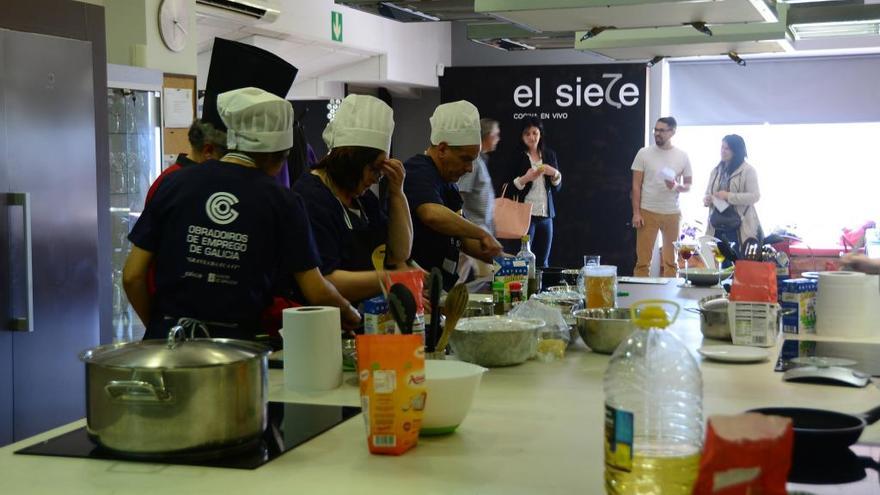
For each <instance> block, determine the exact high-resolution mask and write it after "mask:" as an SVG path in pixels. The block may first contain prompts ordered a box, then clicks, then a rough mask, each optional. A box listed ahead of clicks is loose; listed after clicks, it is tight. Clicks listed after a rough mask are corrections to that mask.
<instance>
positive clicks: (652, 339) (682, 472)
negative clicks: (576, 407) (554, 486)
mask: <svg viewBox="0 0 880 495" xmlns="http://www.w3.org/2000/svg"><path fill="white" fill-rule="evenodd" d="M664 307H666V308H673V309H674V314H673V315H672V317H671V318H670V316H669V314H667V312H666V310H665V309H664ZM679 309H680V308H679V307H678V305H677V304H675V303H674V302H671V301H655V300H652V301H640V302H638V303H636V304H634V305H633V306H632V309H631V311H632V318H633V322H634V323H635V326H636V330H635V331H634V332H633V333H632V335H630V336H629V337H628V338H627V339H626V340H624V341H623V342H622V343H621V344H620V346H618V348H617V350H615V351H614V354H613V355H612V356H611V360H610V362H609V363H608V369H607V370H606V371H605V380H604V388H605V491H606V492H607V493H609V494H613V495H623V494H626V495H636V494H638V495H649V494H658V495H660V494H662V495H677V494H682V495H685V494H690V493H691V490H692V488H693V485H694V482H695V481H696V478H697V474H698V471H699V465H700V452H701V450H702V445H703V405H702V404H703V380H702V376H701V374H700V368H699V366H698V365H697V362H696V360H695V359H694V358H693V356H692V355H691V354H690V353H689V352H688V350H687V348H685V346H684V344H682V342H681V341H680V340H678V338H677V337H675V335H673V334H672V333H670V332H669V330H667V327H669V325H670V324H671V323H672V322H673V321H674V320H675V318H676V317H677V316H678V311H679Z"/></svg>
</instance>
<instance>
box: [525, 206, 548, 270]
mask: <svg viewBox="0 0 880 495" xmlns="http://www.w3.org/2000/svg"><path fill="white" fill-rule="evenodd" d="M529 239H531V241H532V252H533V253H535V258H536V263H535V264H536V265H537V267H538V268H547V266H548V263H549V261H550V246H551V245H552V244H553V219H552V218H550V217H532V223H531V224H529Z"/></svg>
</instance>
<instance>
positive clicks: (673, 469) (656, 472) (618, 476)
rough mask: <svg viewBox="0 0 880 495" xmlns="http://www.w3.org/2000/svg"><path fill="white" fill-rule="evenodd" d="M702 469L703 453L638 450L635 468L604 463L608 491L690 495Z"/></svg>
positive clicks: (627, 494) (611, 493)
mask: <svg viewBox="0 0 880 495" xmlns="http://www.w3.org/2000/svg"><path fill="white" fill-rule="evenodd" d="M699 469H700V453H699V452H697V453H695V454H691V455H686V456H657V455H639V454H635V455H634V456H633V458H632V470H631V471H630V472H626V471H624V470H621V469H617V468H614V467H611V466H607V465H606V466H605V492H606V493H608V494H609V495H679V494H681V495H690V493H691V490H692V489H693V486H694V483H695V482H696V481H697V473H698V472H699Z"/></svg>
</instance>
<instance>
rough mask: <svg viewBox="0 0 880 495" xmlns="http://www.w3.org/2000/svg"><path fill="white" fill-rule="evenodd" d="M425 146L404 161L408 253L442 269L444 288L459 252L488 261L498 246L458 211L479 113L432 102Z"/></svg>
mask: <svg viewBox="0 0 880 495" xmlns="http://www.w3.org/2000/svg"><path fill="white" fill-rule="evenodd" d="M430 122H431V146H430V147H429V148H428V149H427V150H426V151H425V153H424V154H419V155H415V156H413V157H412V158H410V159H409V160H407V161H406V162H405V163H404V168H405V169H406V174H407V178H406V183H405V184H404V192H405V193H406V197H407V200H408V201H409V208H410V211H412V217H413V248H412V258H413V259H414V260H415V261H416V262H417V263H418V264H419V265H421V266H422V267H423V268H425V269H427V270H430V269H431V268H434V267H437V268H440V270H441V271H442V272H443V285H444V288H446V289H447V290H448V289H449V288H451V287H452V285H454V284H455V282H456V281H457V280H458V275H457V274H456V268H457V266H458V259H459V253H460V251H464V252H465V253H466V254H468V255H470V256H473V257H474V258H477V259H480V260H483V261H485V262H487V263H491V262H492V258H493V257H495V256H497V255H499V254H501V245H500V244H499V243H498V241H497V240H496V239H495V238H494V237H493V236H492V234H490V233H489V232H488V231H486V229H484V228H482V227H480V226H479V225H477V224H475V223H473V222H470V221H468V220H467V219H465V218H464V217H462V216H461V208H462V204H463V202H462V199H461V195H459V193H458V186H457V185H456V182H458V179H460V178H461V176H463V175H464V174H466V173H468V172H471V171H472V170H473V162H474V160H476V159H477V156H478V155H479V153H480V142H481V141H482V138H481V134H480V113H479V112H478V111H477V107H475V106H474V105H472V104H471V103H469V102H467V101H464V100H460V101H456V102H452V103H445V104H443V105H440V106H438V107H437V108H436V109H435V110H434V115H432V116H431V119H430Z"/></svg>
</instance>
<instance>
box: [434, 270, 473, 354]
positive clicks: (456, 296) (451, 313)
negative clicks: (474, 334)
mask: <svg viewBox="0 0 880 495" xmlns="http://www.w3.org/2000/svg"><path fill="white" fill-rule="evenodd" d="M467 304H468V291H467V286H466V285H464V284H457V285H456V286H455V287H453V288H452V290H450V291H449V294H446V308H445V309H446V311H445V312H446V326H445V327H443V335H441V336H440V341H439V342H437V347H436V350H437V351H439V352H443V351H444V350H445V349H446V344H448V343H449V337H450V336H451V335H452V331H453V330H455V326H456V325H458V320H459V319H461V315H463V314H464V311H465V310H466V309H467Z"/></svg>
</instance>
